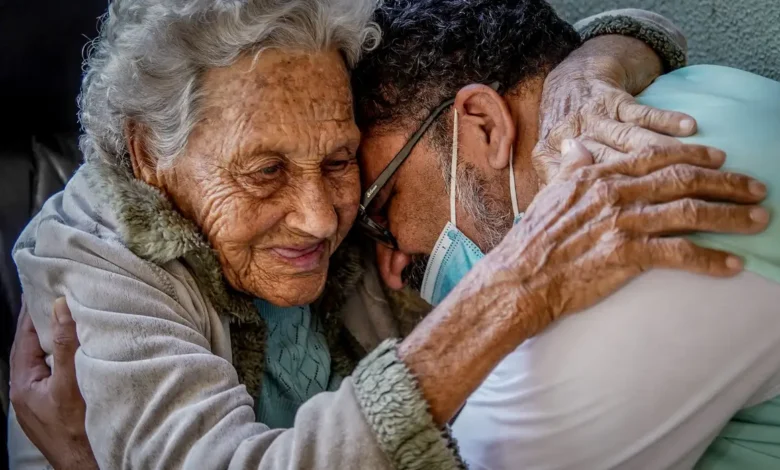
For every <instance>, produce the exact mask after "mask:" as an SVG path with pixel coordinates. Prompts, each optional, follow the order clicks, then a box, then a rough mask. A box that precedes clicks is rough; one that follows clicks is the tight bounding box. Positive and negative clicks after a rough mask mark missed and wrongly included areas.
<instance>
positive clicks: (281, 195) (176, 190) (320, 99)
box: [157, 50, 360, 306]
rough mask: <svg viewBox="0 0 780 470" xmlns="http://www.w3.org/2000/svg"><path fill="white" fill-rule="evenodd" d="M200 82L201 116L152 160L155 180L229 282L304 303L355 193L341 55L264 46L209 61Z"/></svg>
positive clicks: (346, 221)
mask: <svg viewBox="0 0 780 470" xmlns="http://www.w3.org/2000/svg"><path fill="white" fill-rule="evenodd" d="M202 91H203V94H204V97H203V100H202V102H201V106H203V115H202V117H203V119H202V121H201V122H200V123H199V124H198V125H197V127H196V128H195V129H194V131H193V132H192V134H191V136H190V138H189V141H188V144H187V147H186V150H185V152H184V154H183V155H182V156H180V157H179V158H178V159H177V160H176V162H175V163H174V165H173V167H171V168H169V169H163V170H159V171H158V176H157V177H158V178H159V180H160V181H161V183H162V184H161V185H162V186H163V187H164V190H165V191H166V192H167V193H168V194H169V195H170V196H171V197H172V198H173V199H174V202H175V203H176V204H177V206H178V207H179V209H180V210H181V211H182V212H183V213H184V214H185V215H186V216H188V217H189V218H190V219H192V220H194V221H195V222H196V223H197V224H198V226H199V227H200V228H201V230H202V231H203V233H204V234H205V235H206V236H207V237H208V239H209V241H210V243H211V244H212V246H213V247H214V248H215V249H216V251H217V252H218V253H219V258H220V262H221V264H222V269H223V271H224V274H225V276H226V277H227V279H228V281H229V282H230V284H231V285H232V286H233V287H234V288H236V289H238V290H240V291H243V292H246V293H248V294H250V295H253V296H256V297H259V298H262V299H265V300H267V301H269V302H271V303H274V304H276V305H281V306H290V305H302V304H306V303H309V302H312V301H313V300H315V299H316V298H317V297H318V296H319V295H320V293H321V292H322V289H323V287H324V284H325V279H326V276H327V271H328V259H329V257H330V255H331V254H333V252H334V250H335V249H336V247H337V246H338V245H339V243H341V241H342V240H343V239H344V236H345V235H346V234H347V232H348V231H349V229H350V227H351V225H352V223H353V222H354V219H355V216H356V214H357V208H358V204H359V199H360V181H359V179H360V176H359V171H358V165H357V161H356V158H355V155H356V151H357V147H358V144H359V140H360V133H359V131H358V129H357V127H356V125H355V123H354V120H353V113H352V95H351V90H350V83H349V75H348V72H347V70H346V67H345V65H344V62H343V60H342V58H341V56H340V55H339V54H338V53H337V52H335V51H333V52H322V53H310V52H299V51H289V50H284V51H278V50H267V51H264V52H262V53H261V54H260V55H259V56H258V57H257V59H256V61H255V62H254V63H253V57H244V58H242V59H241V60H239V61H238V62H236V63H235V64H233V65H231V66H229V67H225V68H220V69H214V70H210V71H208V72H207V73H206V74H205V76H204V78H203V82H202Z"/></svg>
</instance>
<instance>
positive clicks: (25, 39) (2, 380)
mask: <svg viewBox="0 0 780 470" xmlns="http://www.w3.org/2000/svg"><path fill="white" fill-rule="evenodd" d="M107 4H108V2H107V0H38V1H30V0H0V107H1V109H2V113H3V115H4V119H2V120H0V250H2V251H1V252H0V289H1V290H2V292H1V293H0V388H5V387H6V386H7V384H8V377H7V375H6V374H7V363H5V359H6V358H7V354H8V351H9V348H10V345H11V338H12V334H13V329H14V326H15V324H14V321H15V320H14V319H15V317H16V314H17V312H18V311H19V303H20V295H19V287H18V285H19V283H18V280H17V276H16V268H15V266H14V264H13V262H12V260H11V257H10V251H11V247H12V246H13V243H14V241H15V240H16V238H17V236H18V235H19V232H20V231H21V229H22V228H23V227H24V225H25V224H26V223H27V221H28V220H29V218H30V216H31V215H32V214H33V213H34V212H35V211H37V209H38V207H39V206H40V204H41V203H42V202H43V201H44V200H45V199H46V198H48V196H49V195H50V194H51V193H53V192H56V191H59V190H60V189H61V187H62V185H63V183H64V181H65V180H66V179H67V178H68V177H69V176H70V174H71V173H72V172H73V171H74V170H75V168H76V165H77V164H78V162H79V160H80V156H79V155H78V153H77V152H76V149H75V147H74V144H75V136H76V135H77V133H78V122H77V118H76V113H77V106H76V96H77V94H78V91H79V85H80V82H81V63H82V51H83V49H84V46H85V45H86V44H87V43H88V41H89V40H90V39H92V38H94V37H95V36H96V35H97V28H98V18H99V17H100V15H102V14H103V12H104V11H105V9H106V6H107ZM0 396H3V397H5V396H7V395H6V391H4V390H2V389H0ZM0 417H1V418H2V421H3V422H2V424H1V425H0V442H2V446H1V447H2V448H1V449H0V469H5V468H7V462H8V461H7V458H6V455H5V452H6V445H5V443H6V426H5V415H4V413H0Z"/></svg>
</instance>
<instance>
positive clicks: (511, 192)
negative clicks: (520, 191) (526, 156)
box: [509, 147, 522, 219]
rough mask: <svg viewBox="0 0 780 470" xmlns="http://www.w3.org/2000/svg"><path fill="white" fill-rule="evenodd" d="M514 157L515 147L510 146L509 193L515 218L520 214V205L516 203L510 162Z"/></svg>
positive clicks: (512, 168) (512, 169)
mask: <svg viewBox="0 0 780 470" xmlns="http://www.w3.org/2000/svg"><path fill="white" fill-rule="evenodd" d="M514 159H515V148H514V147H510V148H509V195H510V197H511V198H512V212H513V213H514V216H515V219H517V217H518V216H520V215H522V214H520V206H519V205H518V204H517V188H516V187H515V167H514V164H513V163H512V162H513V161H514Z"/></svg>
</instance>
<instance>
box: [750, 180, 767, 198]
mask: <svg viewBox="0 0 780 470" xmlns="http://www.w3.org/2000/svg"><path fill="white" fill-rule="evenodd" d="M748 189H750V192H751V193H752V194H755V195H756V196H766V185H765V184H764V183H762V182H760V181H755V180H753V181H751V182H750V184H749V185H748Z"/></svg>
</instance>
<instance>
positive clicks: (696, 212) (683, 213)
mask: <svg viewBox="0 0 780 470" xmlns="http://www.w3.org/2000/svg"><path fill="white" fill-rule="evenodd" d="M673 213H674V215H675V216H677V217H679V218H680V219H681V220H683V221H687V222H689V223H691V224H695V223H696V222H697V221H698V220H699V219H700V215H701V211H700V209H699V206H698V202H697V201H696V200H694V199H690V198H685V199H680V200H678V201H676V202H674V211H673Z"/></svg>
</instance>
